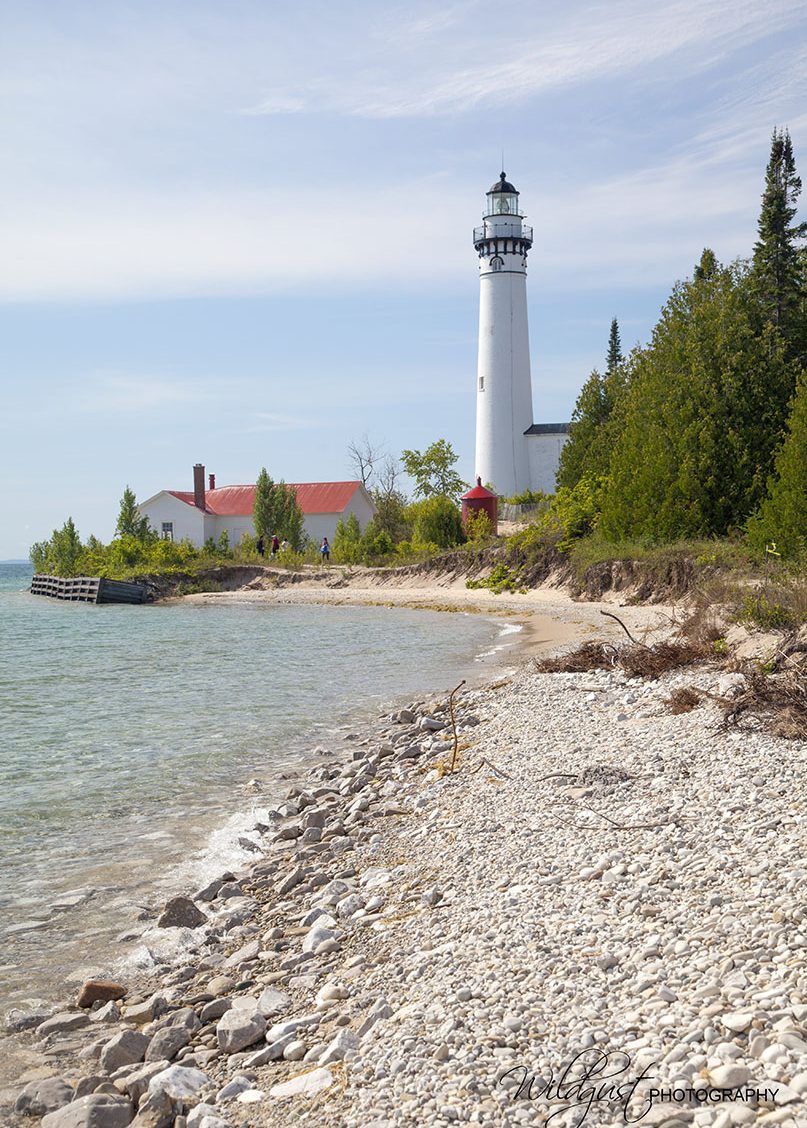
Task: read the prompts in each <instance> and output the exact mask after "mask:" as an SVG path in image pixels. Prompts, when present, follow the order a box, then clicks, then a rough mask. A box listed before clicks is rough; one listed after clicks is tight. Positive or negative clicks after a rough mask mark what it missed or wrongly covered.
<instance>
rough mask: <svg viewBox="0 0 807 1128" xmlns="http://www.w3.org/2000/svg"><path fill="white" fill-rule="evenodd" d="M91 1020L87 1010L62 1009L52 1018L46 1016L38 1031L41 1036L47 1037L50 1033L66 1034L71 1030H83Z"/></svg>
mask: <svg viewBox="0 0 807 1128" xmlns="http://www.w3.org/2000/svg"><path fill="white" fill-rule="evenodd" d="M89 1022H90V1019H89V1017H88V1015H87V1014H86V1012H85V1011H62V1012H61V1013H60V1014H54V1015H53V1016H52V1017H51V1018H46V1019H45V1021H44V1022H43V1023H42V1024H41V1026H37V1028H36V1032H37V1035H38V1036H39V1037H40V1038H46V1037H47V1036H48V1034H66V1033H68V1031H70V1030H81V1028H82V1026H88V1025H89Z"/></svg>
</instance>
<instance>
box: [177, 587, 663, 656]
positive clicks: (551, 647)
mask: <svg viewBox="0 0 807 1128" xmlns="http://www.w3.org/2000/svg"><path fill="white" fill-rule="evenodd" d="M184 598H185V599H187V600H188V601H189V602H196V603H210V604H227V603H248V602H257V603H268V604H286V603H300V604H324V605H329V606H351V605H359V606H373V607H410V608H420V609H422V610H428V611H444V612H452V611H453V612H464V613H466V614H470V615H485V616H488V615H492V616H495V617H497V618H498V617H501V618H507V619H509V620H511V621H512V622H514V623H518V624H519V625H520V626H521V627H522V628H523V630H522V635H521V638H519V639H518V640H517V643H516V645H517V650H518V653H519V654H522V655H524V656H529V655H532V654H539V653H552V652H554V651H557V650H562V649H565V648H567V647H570V646H573V645H575V644H576V643H578V642H580V641H583V639H586V638H594V639H605V640H615V639H618V638H624V637H625V636H624V633H623V631H622V629H621V628H620V626H619V624H618V623H616V622H615V621H614V620H613V619H610V618H608V617H607V616H604V615H603V614H602V612H603V611H607V612H610V613H613V614H618V616H619V618H620V619H621V620H622V621H623V622H624V623H625V625H626V627H627V628H628V629H629V630H630V631H631V632H632V633H633V634H634V635H635V636H636V637H638V638H642V639H643V640H650V639H652V638H653V637H654V636H655V635H656V634H661V633H663V632H664V631H666V630H669V627H670V613H671V609H670V608H669V607H666V606H664V605H655V606H647V605H644V604H637V605H633V606H631V605H629V604H626V603H625V594H624V593H611V594H610V595H609V598H607V599H604V600H602V601H597V602H592V601H584V600H579V601H578V600H574V599H572V598H571V597H570V595H569V594H568V592H567V591H566V590H565V589H564V588H561V587H556V586H552V585H549V584H546V585H543V586H541V587H537V588H531V589H530V590H528V591H525V592H502V593H501V594H499V595H496V594H494V593H493V592H492V591H489V590H487V589H485V588H476V589H470V588H468V587H466V576H465V575H464V574H462V575H454V574H453V573H450V574H448V575H445V576H437V577H436V576H434V575H432V574H428V573H426V574H422V575H419V574H417V572H414V574H412V573H411V572H410V573H409V574H403V575H401V574H398V573H396V572H388V571H380V570H378V569H375V570H373V569H368V568H350V569H347V568H338V567H334V568H332V569H329V570H325V571H322V570H317V571H314V572H312V573H310V574H306V573H288V572H285V571H282V570H274V571H273V570H270V569H267V570H266V574H265V576H262V577H259V578H257V579H255V580H253V581H251V582H250V583H249V584H247V585H246V586H245V587H243V588H241V589H240V590H238V591H224V592H205V593H201V594H198V595H189V596H185V597H184Z"/></svg>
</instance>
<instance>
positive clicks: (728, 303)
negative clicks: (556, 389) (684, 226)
mask: <svg viewBox="0 0 807 1128" xmlns="http://www.w3.org/2000/svg"><path fill="white" fill-rule="evenodd" d="M755 312H756V306H755V302H754V299H753V294H752V293H751V292H750V288H749V280H748V276H747V268H745V267H743V266H742V265H741V264H737V265H735V266H733V267H731V268H724V267H721V266H719V264H717V263H716V262H715V261H714V256H713V254H712V252H711V251H708V250H707V251H705V252H704V254H703V257H702V258H701V262H700V264H699V267H698V268H697V269H696V271H695V273H694V276H693V278H692V279H690V280H688V281H686V282H679V283H678V284H677V285H676V286H675V288H674V290H673V293H672V295H671V297H670V299H669V300H668V302H667V304H666V305H665V307H664V310H663V311H662V316H661V320H660V321H659V323H658V325H657V326H656V328H655V329H654V331H653V337H652V340H651V343H650V345H649V346H648V347H647V348H645V349H642V350H639V351H638V352H637V353H635V354H634V356H633V357H632V358H631V363H630V368H631V375H630V381H629V384H628V390H627V393H626V399H625V402H624V405H623V410H622V412H621V417H620V421H619V428H618V432H619V433H618V438H617V440H616V443H615V446H614V450H613V455H612V458H611V463H610V475H609V482H608V485H607V488H606V492H605V498H604V503H603V515H602V520H601V524H600V528H601V529H602V531H603V532H604V534H605V535H606V536H608V537H609V538H611V539H620V538H624V537H635V536H639V537H647V538H652V539H655V540H670V539H674V538H675V537H679V536H685V537H686V536H698V535H711V534H716V535H723V534H725V533H726V532H728V531H729V530H730V529H731V528H737V527H739V526H741V525H744V524H745V522H746V521H747V519H748V517H749V515H750V514H751V513H752V512H754V510H755V509H756V508H757V506H758V505H759V502H760V500H761V497H762V496H763V494H764V490H765V483H766V481H767V478H768V476H769V475H770V473H771V470H772V467H773V458H774V453H775V451H776V448H777V446H778V445H779V442H780V438H781V434H782V428H783V425H784V418H783V414H782V406H781V405H782V404H786V403H787V400H788V393H787V389H788V388H789V387H790V386H792V383H793V380H794V374H793V362H788V360H787V358H786V356H785V353H784V349H783V346H782V342H781V340H780V339H778V338H777V335H776V332H775V330H774V329H773V327H772V326H768V327H767V329H765V330H763V331H762V332H760V331H759V328H758V325H757V324H756V317H755Z"/></svg>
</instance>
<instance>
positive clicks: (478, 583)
mask: <svg viewBox="0 0 807 1128" xmlns="http://www.w3.org/2000/svg"><path fill="white" fill-rule="evenodd" d="M465 586H466V587H467V588H487V589H488V590H489V591H492V592H493V594H494V595H501V593H502V592H503V591H520V592H524V591H526V588H524V587H522V586H521V585H520V584H519V582H518V576H517V575H516V573H515V572H513V571H511V570H510V568H508V566H507V565H506V564H497V565H496V566H495V568H494V569H493V570H492V572H491V573H490V575H489V576H486V577H485V578H484V579H482V580H466V581H465Z"/></svg>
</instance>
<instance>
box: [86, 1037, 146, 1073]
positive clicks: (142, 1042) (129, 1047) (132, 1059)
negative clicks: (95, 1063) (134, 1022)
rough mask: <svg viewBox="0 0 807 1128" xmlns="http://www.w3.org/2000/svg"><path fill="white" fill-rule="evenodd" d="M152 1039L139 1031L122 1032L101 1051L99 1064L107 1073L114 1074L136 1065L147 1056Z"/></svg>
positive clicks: (111, 1039)
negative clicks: (118, 1070)
mask: <svg viewBox="0 0 807 1128" xmlns="http://www.w3.org/2000/svg"><path fill="white" fill-rule="evenodd" d="M150 1041H151V1039H150V1038H149V1036H148V1034H140V1033H139V1032H138V1031H137V1030H122V1031H121V1032H120V1034H116V1035H115V1037H114V1038H110V1040H109V1041H108V1042H107V1043H106V1045H105V1046H104V1048H103V1049H102V1050H101V1056H100V1058H99V1064H100V1066H101V1069H103V1071H104V1072H105V1073H114V1072H115V1070H116V1069H120V1068H121V1066H123V1065H135V1064H136V1063H137V1062H139V1061H142V1060H143V1058H144V1057H145V1056H146V1050H147V1049H148V1045H149V1042H150Z"/></svg>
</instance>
